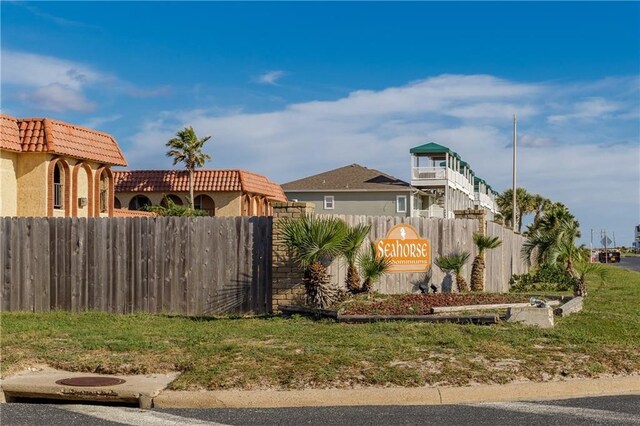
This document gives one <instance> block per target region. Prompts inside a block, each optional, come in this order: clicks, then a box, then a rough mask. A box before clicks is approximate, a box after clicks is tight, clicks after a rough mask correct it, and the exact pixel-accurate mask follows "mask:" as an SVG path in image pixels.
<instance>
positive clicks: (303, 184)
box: [282, 164, 411, 192]
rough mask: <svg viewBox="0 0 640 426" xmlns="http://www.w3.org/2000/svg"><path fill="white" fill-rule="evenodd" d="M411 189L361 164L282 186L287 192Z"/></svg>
mask: <svg viewBox="0 0 640 426" xmlns="http://www.w3.org/2000/svg"><path fill="white" fill-rule="evenodd" d="M410 187H411V186H410V185H409V184H408V183H407V182H405V181H402V180H400V179H398V178H395V177H393V176H390V175H388V174H386V173H382V172H381V171H378V170H375V169H368V168H366V167H363V166H361V165H359V164H350V165H348V166H344V167H340V168H338V169H334V170H329V171H327V172H324V173H320V174H317V175H313V176H309V177H306V178H303V179H298V180H294V181H292V182H287V183H285V184H283V185H282V189H284V190H285V191H286V192H304V191H326V190H332V191H403V190H409V188H410Z"/></svg>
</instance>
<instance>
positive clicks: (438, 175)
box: [411, 167, 447, 180]
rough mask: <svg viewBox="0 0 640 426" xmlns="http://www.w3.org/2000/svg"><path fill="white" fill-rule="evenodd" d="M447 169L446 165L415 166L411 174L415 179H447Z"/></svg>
mask: <svg viewBox="0 0 640 426" xmlns="http://www.w3.org/2000/svg"><path fill="white" fill-rule="evenodd" d="M446 170H447V169H446V168H445V167H414V168H413V171H412V175H411V176H412V178H413V179H414V180H421V179H427V180H428V179H446V178H447V171H446Z"/></svg>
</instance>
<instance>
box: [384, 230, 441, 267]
mask: <svg viewBox="0 0 640 426" xmlns="http://www.w3.org/2000/svg"><path fill="white" fill-rule="evenodd" d="M376 256H384V257H387V258H389V259H390V260H391V267H390V268H389V272H426V271H428V270H429V268H430V267H431V244H429V241H428V240H427V239H425V238H420V235H419V234H418V231H417V230H416V228H414V227H413V226H411V225H407V224H404V223H401V224H399V225H396V226H394V227H393V228H391V229H390V230H389V232H387V235H386V237H385V238H382V239H379V240H377V241H376Z"/></svg>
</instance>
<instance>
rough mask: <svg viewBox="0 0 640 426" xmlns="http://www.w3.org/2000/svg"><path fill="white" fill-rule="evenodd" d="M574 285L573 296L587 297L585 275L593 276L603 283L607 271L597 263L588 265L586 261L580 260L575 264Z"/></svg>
mask: <svg viewBox="0 0 640 426" xmlns="http://www.w3.org/2000/svg"><path fill="white" fill-rule="evenodd" d="M575 271H576V283H575V285H574V287H573V295H574V296H582V297H586V296H587V283H586V277H587V275H590V274H594V275H596V276H597V277H598V278H600V281H601V282H602V283H604V282H605V281H606V277H607V271H606V269H604V268H603V267H602V265H600V264H599V263H589V261H588V260H586V259H580V260H578V261H577V262H576V263H575Z"/></svg>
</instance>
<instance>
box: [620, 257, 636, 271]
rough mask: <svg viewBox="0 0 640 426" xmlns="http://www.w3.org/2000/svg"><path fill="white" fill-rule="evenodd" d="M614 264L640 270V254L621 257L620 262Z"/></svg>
mask: <svg viewBox="0 0 640 426" xmlns="http://www.w3.org/2000/svg"><path fill="white" fill-rule="evenodd" d="M614 265H616V266H619V267H621V268H627V269H631V270H633V271H638V272H640V256H629V257H621V258H620V263H614Z"/></svg>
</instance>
